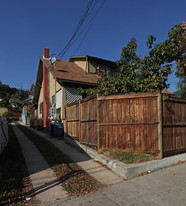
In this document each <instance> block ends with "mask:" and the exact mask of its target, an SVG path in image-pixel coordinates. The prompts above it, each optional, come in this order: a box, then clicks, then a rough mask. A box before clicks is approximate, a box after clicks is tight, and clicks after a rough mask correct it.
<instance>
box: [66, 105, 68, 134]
mask: <svg viewBox="0 0 186 206" xmlns="http://www.w3.org/2000/svg"><path fill="white" fill-rule="evenodd" d="M65 120H66V127H65V130H66V131H65V137H68V115H67V101H66V104H65Z"/></svg>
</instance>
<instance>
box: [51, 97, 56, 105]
mask: <svg viewBox="0 0 186 206" xmlns="http://www.w3.org/2000/svg"><path fill="white" fill-rule="evenodd" d="M54 104H55V95H53V96H52V105H54Z"/></svg>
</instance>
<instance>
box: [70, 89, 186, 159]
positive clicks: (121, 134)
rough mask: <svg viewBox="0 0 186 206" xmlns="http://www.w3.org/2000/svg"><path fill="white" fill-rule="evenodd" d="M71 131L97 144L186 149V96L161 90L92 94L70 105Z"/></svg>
mask: <svg viewBox="0 0 186 206" xmlns="http://www.w3.org/2000/svg"><path fill="white" fill-rule="evenodd" d="M66 112H67V128H66V131H67V134H68V135H69V136H70V137H72V138H74V139H77V140H79V141H80V142H83V143H85V144H88V145H94V146H97V148H98V149H99V148H110V149H120V150H125V151H139V152H146V153H159V152H160V156H163V155H168V154H172V153H177V152H181V151H186V100H181V99H177V98H173V97H171V98H169V99H168V100H167V101H165V102H163V101H162V98H161V94H160V93H145V94H133V95H117V96H108V97H98V96H92V97H89V98H87V99H83V100H80V101H77V102H75V103H72V104H69V105H67V111H66Z"/></svg>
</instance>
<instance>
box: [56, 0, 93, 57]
mask: <svg viewBox="0 0 186 206" xmlns="http://www.w3.org/2000/svg"><path fill="white" fill-rule="evenodd" d="M93 2H94V0H89V2H88V5H87V8H86V10H85V12H84V14H83V16H82V17H81V19H80V21H79V23H78V26H77V27H76V29H75V31H74V33H73V35H72V37H71V38H70V40H69V42H68V43H67V44H66V46H65V47H64V49H63V50H62V51H61V52H60V53H59V54H58V56H57V57H62V56H63V55H64V52H65V51H66V50H67V49H68V47H69V45H70V43H71V42H72V40H73V39H74V37H75V36H76V34H77V32H78V31H79V29H80V28H81V26H82V25H83V23H84V21H85V20H86V18H87V16H88V14H89V10H90V8H91V6H92V4H93Z"/></svg>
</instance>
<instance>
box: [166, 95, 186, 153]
mask: <svg viewBox="0 0 186 206" xmlns="http://www.w3.org/2000/svg"><path fill="white" fill-rule="evenodd" d="M162 119H163V125H162V126H163V152H164V155H169V154H175V153H178V152H184V151H186V100H183V99H178V98H169V100H168V101H164V102H163V118H162Z"/></svg>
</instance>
